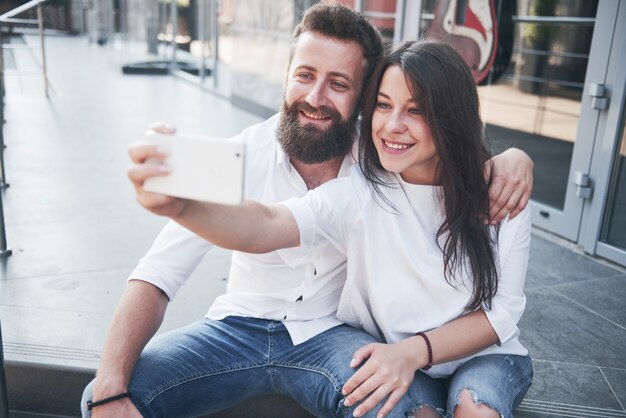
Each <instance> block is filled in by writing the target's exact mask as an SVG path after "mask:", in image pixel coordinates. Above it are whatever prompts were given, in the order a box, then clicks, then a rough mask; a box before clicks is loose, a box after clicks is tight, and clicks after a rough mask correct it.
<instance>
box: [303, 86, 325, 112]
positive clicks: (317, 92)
mask: <svg viewBox="0 0 626 418" xmlns="http://www.w3.org/2000/svg"><path fill="white" fill-rule="evenodd" d="M305 100H306V102H307V103H308V104H310V105H311V106H313V107H315V108H319V107H320V106H323V105H326V104H327V103H326V101H327V97H326V93H325V89H324V83H322V82H317V83H315V85H314V86H312V88H311V91H309V94H307V96H306V99H305Z"/></svg>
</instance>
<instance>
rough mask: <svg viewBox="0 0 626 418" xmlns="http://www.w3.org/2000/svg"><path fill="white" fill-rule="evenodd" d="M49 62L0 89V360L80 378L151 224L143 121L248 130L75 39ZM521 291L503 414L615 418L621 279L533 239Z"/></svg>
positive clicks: (624, 398) (223, 108) (221, 279)
mask: <svg viewBox="0 0 626 418" xmlns="http://www.w3.org/2000/svg"><path fill="white" fill-rule="evenodd" d="M28 41H29V42H31V41H33V40H32V39H28ZM31 58H32V57H31ZM48 58H49V70H50V80H51V82H52V92H51V94H50V98H49V99H46V98H45V96H44V95H43V90H42V85H41V81H40V80H39V79H37V78H33V76H23V77H17V76H12V78H8V79H7V96H6V99H5V100H6V108H5V110H6V113H5V118H6V125H5V126H4V133H5V140H6V143H7V145H8V148H7V149H6V152H5V160H6V174H7V180H8V181H9V183H10V184H11V187H10V188H8V189H6V190H5V191H4V192H3V197H4V211H5V215H6V226H7V237H8V241H9V244H10V246H11V248H12V249H13V251H14V254H13V255H12V256H11V257H10V258H9V259H8V260H6V261H5V262H3V263H2V264H0V318H1V319H2V332H3V337H4V343H5V346H4V348H5V353H6V358H7V360H8V361H9V362H27V363H33V364H35V363H41V364H55V365H64V366H67V367H73V368H80V369H87V370H93V369H94V368H95V366H96V365H97V361H98V356H99V352H100V350H101V347H102V343H103V340H104V335H105V332H106V327H107V325H108V321H109V319H110V316H111V313H112V310H113V308H114V306H115V303H116V301H117V298H118V297H119V295H120V292H121V290H122V288H123V286H124V283H125V278H126V276H127V275H128V273H129V272H130V271H131V269H132V268H133V266H134V265H135V263H136V261H137V260H138V258H139V257H141V255H142V254H143V253H144V252H145V251H146V249H147V247H148V245H149V244H150V242H151V241H152V239H153V237H154V235H155V234H156V233H157V232H158V230H159V229H160V228H161V226H162V225H163V223H164V220H163V219H159V218H157V217H155V216H153V215H150V214H149V213H147V212H145V211H144V210H142V209H141V208H140V207H139V206H138V205H137V204H136V203H135V201H134V195H133V192H132V190H131V187H130V184H129V182H128V181H127V180H126V177H125V167H126V165H127V157H126V148H127V146H128V144H129V143H130V142H131V141H133V140H136V139H137V138H139V137H140V136H141V134H142V132H143V130H144V128H145V127H146V126H147V125H148V124H149V123H150V122H153V121H155V120H167V121H169V122H171V123H173V124H175V125H177V126H179V128H180V129H181V130H182V131H184V132H188V133H201V134H210V135H216V136H227V135H230V134H233V133H236V132H238V131H240V130H241V129H242V128H243V127H245V126H248V125H250V124H252V123H254V122H256V121H258V120H259V119H258V118H257V117H255V116H253V115H250V114H248V113H246V112H244V111H242V110H240V109H238V108H235V107H233V106H232V105H231V104H230V103H228V102H227V101H224V100H222V99H219V98H217V97H215V96H213V95H211V94H209V93H206V92H203V91H201V90H200V89H199V88H197V87H196V86H193V85H191V84H189V83H187V82H185V81H182V80H179V79H175V78H173V77H144V76H123V75H122V74H121V71H120V70H119V67H120V65H121V64H122V63H123V62H125V61H127V60H132V59H137V60H138V59H140V58H137V57H135V56H133V57H130V56H129V55H128V53H127V52H124V51H117V50H115V49H112V48H106V49H103V48H100V47H97V46H93V45H88V44H87V42H86V41H85V40H84V39H80V38H62V37H57V38H49V40H48ZM142 58H143V57H142ZM28 60H29V57H28V56H23V57H15V62H16V64H17V66H18V67H19V66H20V65H26V64H27V63H28ZM31 61H32V59H31ZM228 261H229V253H228V252H226V251H216V252H214V253H212V254H210V255H209V256H208V257H207V259H206V260H205V261H204V262H203V264H202V265H201V267H200V268H199V269H198V271H196V273H195V274H194V276H193V278H192V279H191V280H190V282H189V283H188V284H187V285H186V286H185V287H184V288H183V289H182V290H181V292H180V293H179V295H178V296H177V298H176V299H175V300H174V301H173V302H172V303H171V306H170V308H169V310H168V314H167V317H166V322H165V324H164V326H163V329H162V330H167V329H171V328H173V327H177V326H179V325H182V324H185V323H188V322H190V321H192V320H194V319H196V318H198V317H201V316H202V315H203V314H204V312H205V311H206V309H207V307H208V305H209V304H210V302H211V301H212V300H213V298H214V297H215V296H216V295H218V294H220V293H221V292H223V291H224V287H225V277H226V275H227V272H228ZM526 289H527V296H528V304H527V309H526V313H525V315H524V317H523V318H522V321H521V324H520V328H521V331H522V337H521V338H522V341H523V343H524V344H525V345H526V346H527V347H528V349H529V350H530V353H531V356H532V357H533V360H534V368H535V379H534V383H533V386H532V388H531V389H530V392H529V393H528V396H527V398H526V400H525V401H524V403H523V404H522V406H521V407H520V408H519V409H518V411H517V412H516V414H515V416H516V417H517V418H520V417H534V418H536V417H543V416H563V417H566V416H569V417H626V412H625V410H624V406H625V405H626V307H625V305H624V300H626V270H624V269H619V268H616V267H613V266H610V265H608V264H605V263H603V262H598V261H597V260H593V259H591V258H589V257H587V256H585V255H582V254H581V253H580V252H578V251H577V250H576V249H574V248H572V245H571V244H564V243H562V242H561V241H559V240H557V239H555V238H554V237H552V236H551V235H549V234H546V233H543V232H541V231H535V233H534V236H533V243H532V248H531V262H530V269H529V272H528V278H527V284H526Z"/></svg>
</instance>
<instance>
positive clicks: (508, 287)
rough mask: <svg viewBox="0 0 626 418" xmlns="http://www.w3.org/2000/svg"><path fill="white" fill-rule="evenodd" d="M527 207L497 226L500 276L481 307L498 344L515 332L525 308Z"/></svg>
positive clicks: (529, 226)
mask: <svg viewBox="0 0 626 418" xmlns="http://www.w3.org/2000/svg"><path fill="white" fill-rule="evenodd" d="M530 232H531V224H530V208H528V207H526V209H525V210H524V211H522V212H521V213H520V214H519V215H517V217H515V219H512V220H508V219H507V220H506V221H505V222H504V223H503V224H502V225H501V227H500V234H499V237H498V255H499V259H500V277H499V281H498V291H497V293H496V296H495V297H494V298H493V301H492V306H491V309H490V310H485V311H486V314H487V318H488V319H489V322H490V323H491V326H492V327H493V329H494V330H495V332H496V334H498V338H499V339H500V344H503V343H505V342H507V341H509V340H510V339H512V338H514V337H516V336H518V335H519V329H518V328H517V323H518V322H519V320H520V318H521V317H522V314H523V313H524V309H525V308H526V296H525V295H524V283H525V282H526V271H527V269H528V253H529V249H530Z"/></svg>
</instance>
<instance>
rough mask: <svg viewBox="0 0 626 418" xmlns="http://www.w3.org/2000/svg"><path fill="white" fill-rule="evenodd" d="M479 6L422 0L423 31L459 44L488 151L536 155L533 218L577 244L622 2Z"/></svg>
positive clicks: (541, 0) (523, 0) (526, 0)
mask: <svg viewBox="0 0 626 418" xmlns="http://www.w3.org/2000/svg"><path fill="white" fill-rule="evenodd" d="M478 3H481V2H480V1H479V2H467V1H463V0H457V1H455V0H450V1H443V0H424V1H423V9H422V14H421V31H422V32H428V33H431V34H434V36H437V37H439V38H443V39H446V40H449V41H450V42H451V43H452V44H453V45H455V44H456V45H460V46H461V47H458V48H457V50H459V52H461V55H463V56H464V58H465V59H466V61H468V64H470V67H472V69H473V73H474V74H475V78H476V80H477V82H478V83H479V88H478V90H479V95H480V98H481V106H482V116H483V119H484V122H485V124H486V126H487V132H488V135H489V139H490V141H491V144H492V148H493V150H494V152H496V153H498V152H501V151H502V150H504V149H506V148H508V147H512V146H513V147H517V148H520V149H522V150H524V151H525V152H527V153H528V154H529V155H530V156H531V158H532V159H533V161H534V162H535V182H534V189H533V190H534V191H533V196H532V202H531V208H532V212H533V215H532V216H533V223H534V225H536V226H539V227H541V228H543V229H547V230H549V231H551V232H553V233H556V234H558V235H561V236H563V237H565V238H567V239H570V240H572V241H577V240H578V236H579V231H580V224H581V216H582V211H583V207H584V205H585V202H586V201H588V200H589V199H591V198H592V197H593V182H592V181H591V178H590V171H589V170H590V164H591V157H592V154H593V153H592V150H593V147H594V141H595V134H596V130H597V126H598V120H599V117H600V115H601V114H602V113H603V112H605V111H606V107H607V105H608V100H607V99H606V98H605V97H604V95H605V94H606V91H607V90H606V89H605V88H603V86H604V85H605V82H606V69H607V66H608V62H609V57H610V51H609V49H610V48H609V46H610V45H611V43H612V41H613V36H614V31H615V26H616V19H617V9H618V5H619V2H616V1H598V0H517V1H504V2H500V1H494V2H490V1H489V0H484V1H483V3H485V4H487V5H488V4H490V3H491V4H495V5H496V6H497V7H495V8H494V9H493V10H491V12H490V10H489V7H484V8H481V7H477V6H476V5H477V4H478ZM473 8H476V10H474V9H473ZM494 22H497V25H495V24H494Z"/></svg>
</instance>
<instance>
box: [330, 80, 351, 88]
mask: <svg viewBox="0 0 626 418" xmlns="http://www.w3.org/2000/svg"><path fill="white" fill-rule="evenodd" d="M331 85H332V86H333V87H334V88H335V89H337V90H346V89H347V88H348V86H346V85H345V84H343V83H340V82H338V81H333V82H332V83H331Z"/></svg>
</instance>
